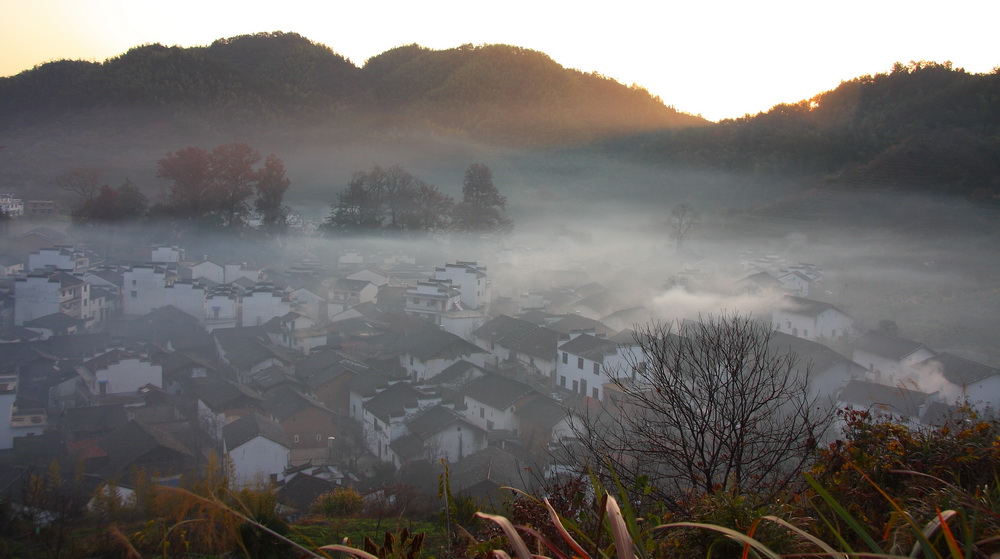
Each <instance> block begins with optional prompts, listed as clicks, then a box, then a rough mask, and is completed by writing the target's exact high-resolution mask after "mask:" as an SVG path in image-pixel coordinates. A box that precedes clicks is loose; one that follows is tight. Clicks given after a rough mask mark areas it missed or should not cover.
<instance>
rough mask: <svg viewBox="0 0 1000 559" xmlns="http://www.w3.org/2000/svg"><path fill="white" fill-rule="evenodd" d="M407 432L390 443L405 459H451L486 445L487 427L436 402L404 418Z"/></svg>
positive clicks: (477, 450) (463, 455)
mask: <svg viewBox="0 0 1000 559" xmlns="http://www.w3.org/2000/svg"><path fill="white" fill-rule="evenodd" d="M405 425H406V431H407V434H406V435H403V436H401V437H399V438H397V439H396V440H394V441H393V442H392V443H390V447H391V448H392V450H393V451H394V453H395V454H396V455H397V456H400V455H404V454H405V455H406V456H401V458H402V459H403V460H405V459H419V460H427V461H429V462H431V463H432V464H433V463H436V462H437V461H438V460H440V459H444V460H446V461H448V462H451V463H454V462H458V461H459V460H461V459H463V458H465V457H466V456H468V455H470V454H474V453H476V452H479V451H480V450H482V449H484V448H486V431H484V430H483V429H481V428H479V427H477V426H476V425H475V424H473V423H472V422H470V421H469V420H467V419H465V418H464V417H463V416H461V415H460V414H458V413H455V412H454V411H453V410H451V409H449V408H446V407H444V406H441V405H436V406H434V407H432V408H430V409H428V410H426V411H424V412H422V413H420V414H419V415H417V416H416V417H414V418H413V419H411V420H409V421H408V422H406V424H405Z"/></svg>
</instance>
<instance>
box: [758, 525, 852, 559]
mask: <svg viewBox="0 0 1000 559" xmlns="http://www.w3.org/2000/svg"><path fill="white" fill-rule="evenodd" d="M761 520H768V521H770V522H774V523H775V524H777V525H779V526H784V527H785V528H787V529H788V530H791V531H792V532H794V533H795V534H797V535H799V536H801V537H802V538H804V539H806V540H808V541H809V542H810V543H812V544H813V545H815V546H816V547H818V548H820V549H821V550H823V554H824V555H829V556H830V557H843V558H844V559H846V558H847V554H846V553H841V552H838V551H837V550H835V549H833V548H832V547H830V545H829V544H828V543H826V542H825V541H823V540H821V539H819V538H817V537H816V536H814V535H812V534H810V533H809V532H806V531H805V530H803V529H802V528H799V527H798V526H794V525H792V524H791V523H790V522H788V521H787V520H785V519H783V518H778V517H777V516H771V515H767V516H762V517H761Z"/></svg>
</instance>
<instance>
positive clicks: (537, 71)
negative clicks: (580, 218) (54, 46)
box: [0, 32, 705, 145]
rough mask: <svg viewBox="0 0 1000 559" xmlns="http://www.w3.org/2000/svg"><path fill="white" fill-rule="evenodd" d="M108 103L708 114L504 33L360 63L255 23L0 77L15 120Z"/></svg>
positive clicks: (438, 125)
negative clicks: (687, 110) (504, 40)
mask: <svg viewBox="0 0 1000 559" xmlns="http://www.w3.org/2000/svg"><path fill="white" fill-rule="evenodd" d="M109 108H111V109H152V110H158V111H166V112H167V113H168V114H170V113H176V112H180V111H187V110H194V111H203V112H207V113H211V114H214V115H216V116H218V117H222V118H230V119H234V120H237V121H240V120H244V121H247V120H249V121H252V122H257V123H259V124H261V125H274V124H278V123H289V122H291V123H294V122H314V121H315V120H316V119H320V120H323V121H325V122H327V123H329V124H331V125H343V124H347V123H356V122H359V121H361V122H365V123H369V124H370V125H376V126H379V125H381V126H424V127H430V128H432V129H437V130H446V131H454V132H459V133H462V134H466V135H468V136H469V137H472V138H475V139H477V140H483V141H488V142H493V143H500V144H514V145H525V144H527V145H532V144H539V143H568V142H582V141H590V140H594V139H598V138H603V137H607V136H609V135H614V134H629V133H634V132H640V131H649V130H656V129H663V128H669V127H676V126H689V125H699V124H705V121H704V120H703V119H700V118H698V117H694V116H691V115H687V114H683V113H680V112H678V111H676V110H674V109H673V108H671V107H667V106H665V105H664V104H663V103H662V102H661V101H660V100H659V99H658V98H656V97H654V96H652V95H651V94H649V92H647V91H646V90H644V89H641V88H639V87H627V86H624V85H622V84H620V83H618V82H616V81H614V80H611V79H609V78H606V77H603V76H600V75H597V74H593V73H584V72H580V71H577V70H571V69H567V68H564V67H562V66H561V65H559V64H558V63H557V62H555V61H553V60H552V59H551V58H549V57H548V56H547V55H545V54H543V53H540V52H537V51H532V50H528V49H524V48H520V47H515V46H509V45H484V46H472V45H463V46H460V47H457V48H452V49H446V50H431V49H427V48H424V47H421V46H418V45H409V46H404V47H398V48H395V49H392V50H390V51H387V52H385V53H382V54H380V55H378V56H375V57H373V58H371V59H370V60H368V61H367V62H366V63H365V64H364V65H363V66H362V67H360V68H359V67H357V66H355V65H354V64H353V63H351V62H350V61H348V60H347V59H345V58H344V57H343V56H340V55H338V54H336V53H335V52H334V51H333V50H331V49H330V48H329V47H326V46H324V45H320V44H317V43H313V42H312V41H310V40H308V39H306V38H304V37H302V36H300V35H297V34H294V33H280V32H276V33H259V34H255V35H243V36H238V37H233V38H229V39H220V40H217V41H215V42H214V43H212V44H211V45H210V46H207V47H192V48H181V47H166V46H163V45H159V44H152V45H144V46H139V47H135V48H133V49H131V50H129V51H128V52H126V53H124V54H122V55H121V56H118V57H115V58H112V59H110V60H108V61H106V62H104V63H95V62H84V61H69V60H63V61H58V62H51V63H47V64H43V65H40V66H38V67H36V68H34V69H32V70H28V71H25V72H22V73H21V74H18V75H16V76H12V77H9V78H0V116H2V117H3V120H5V121H8V122H10V123H19V122H20V123H23V122H26V121H27V119H31V120H37V119H39V118H41V119H47V118H54V117H55V116H57V115H60V114H62V113H72V112H79V111H86V110H92V109H109Z"/></svg>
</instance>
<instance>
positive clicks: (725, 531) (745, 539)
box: [654, 522, 781, 559]
mask: <svg viewBox="0 0 1000 559" xmlns="http://www.w3.org/2000/svg"><path fill="white" fill-rule="evenodd" d="M671 528H703V529H705V530H711V531H713V532H719V533H720V534H722V535H724V536H726V537H728V538H730V539H732V540H735V541H736V542H739V543H741V544H744V545H748V546H750V547H751V548H753V550H754V551H756V552H757V553H760V554H761V555H763V556H765V557H768V558H770V559H781V556H780V555H778V554H777V553H775V552H774V551H771V549H770V548H768V547H767V546H766V545H764V544H762V543H760V542H759V541H757V540H755V539H753V538H751V537H749V536H747V535H746V534H741V533H739V532H737V531H736V530H733V529H731V528H725V527H722V526H716V525H715V524H703V523H700V522H671V523H670V524H663V525H660V526H657V527H656V528H654V530H655V531H657V532H662V531H666V530H669V529H671Z"/></svg>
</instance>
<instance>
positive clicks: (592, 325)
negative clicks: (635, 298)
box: [547, 314, 615, 335]
mask: <svg viewBox="0 0 1000 559" xmlns="http://www.w3.org/2000/svg"><path fill="white" fill-rule="evenodd" d="M547 327H548V328H550V329H552V330H555V331H556V332H559V333H560V334H566V335H569V334H571V333H572V332H573V331H574V330H594V332H595V333H597V334H605V335H613V334H614V333H615V331H614V330H612V329H611V328H608V327H607V326H605V325H604V324H602V323H601V322H599V321H597V320H594V319H592V318H587V317H585V316H580V315H578V314H568V315H566V316H564V317H562V318H560V319H559V320H557V321H555V322H553V323H551V324H549V325H548V326H547Z"/></svg>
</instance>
